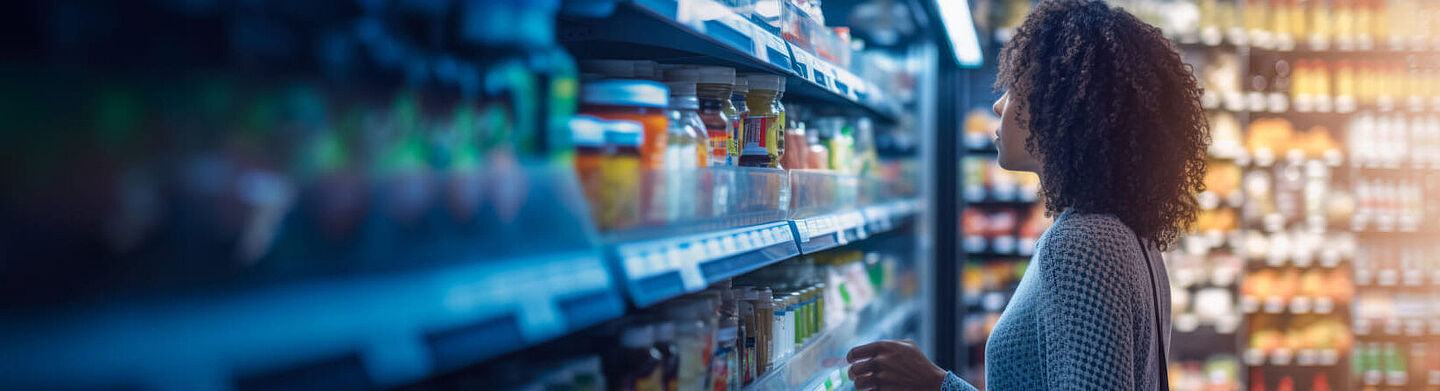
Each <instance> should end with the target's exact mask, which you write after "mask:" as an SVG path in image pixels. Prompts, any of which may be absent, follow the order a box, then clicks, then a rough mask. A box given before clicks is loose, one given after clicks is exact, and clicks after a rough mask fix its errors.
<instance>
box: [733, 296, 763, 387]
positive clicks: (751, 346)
mask: <svg viewBox="0 0 1440 391" xmlns="http://www.w3.org/2000/svg"><path fill="white" fill-rule="evenodd" d="M733 291H734V293H733V294H734V295H735V298H736V309H737V311H738V315H739V317H740V336H739V340H738V341H737V342H736V345H737V346H739V351H740V382H741V384H750V382H751V381H754V380H755V373H756V372H757V371H756V369H755V367H756V348H757V346H756V344H755V342H756V338H755V337H756V333H757V331H758V330H759V327H758V326H757V325H756V324H755V321H756V319H757V318H756V316H755V315H756V314H755V310H756V309H755V298H756V293H755V288H754V287H736V288H735V289H734V290H733Z"/></svg>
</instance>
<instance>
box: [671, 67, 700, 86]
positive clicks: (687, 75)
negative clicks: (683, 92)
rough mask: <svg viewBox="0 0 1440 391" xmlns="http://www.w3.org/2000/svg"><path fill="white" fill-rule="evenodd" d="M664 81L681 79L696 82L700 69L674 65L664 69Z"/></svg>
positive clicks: (698, 78)
mask: <svg viewBox="0 0 1440 391" xmlns="http://www.w3.org/2000/svg"><path fill="white" fill-rule="evenodd" d="M665 81H667V82H670V81H683V82H690V83H692V84H693V83H696V82H699V81H700V71H699V70H697V69H695V68H689V67H676V68H670V69H666V70H665Z"/></svg>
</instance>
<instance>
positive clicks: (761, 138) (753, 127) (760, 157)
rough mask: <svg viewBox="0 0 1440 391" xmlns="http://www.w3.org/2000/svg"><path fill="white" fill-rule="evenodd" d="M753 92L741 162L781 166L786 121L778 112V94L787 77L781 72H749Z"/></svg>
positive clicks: (748, 101)
mask: <svg viewBox="0 0 1440 391" xmlns="http://www.w3.org/2000/svg"><path fill="white" fill-rule="evenodd" d="M746 79H747V80H748V82H749V84H750V92H749V94H748V95H746V97H745V105H746V106H747V107H748V108H749V111H748V114H746V115H744V116H743V118H744V121H743V122H744V125H743V129H741V131H740V136H741V146H740V164H739V165H741V166H745V167H771V168H774V167H777V166H779V165H780V155H779V154H778V153H776V152H778V149H777V148H778V146H779V144H777V142H778V141H777V140H776V139H775V137H781V136H783V134H782V130H781V129H782V128H784V126H782V124H781V123H780V112H779V111H777V110H776V109H777V104H776V96H778V94H779V91H780V86H781V83H783V81H784V79H783V78H782V77H780V76H777V75H767V74H758V75H749V76H747V77H746Z"/></svg>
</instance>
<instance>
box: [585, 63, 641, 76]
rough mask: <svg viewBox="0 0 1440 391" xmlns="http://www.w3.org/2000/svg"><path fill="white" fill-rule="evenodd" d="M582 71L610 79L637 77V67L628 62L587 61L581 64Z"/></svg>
mask: <svg viewBox="0 0 1440 391" xmlns="http://www.w3.org/2000/svg"><path fill="white" fill-rule="evenodd" d="M580 70H581V71H584V72H586V73H594V74H598V75H601V76H604V77H606V78H610V79H632V78H634V77H635V67H634V66H633V65H631V64H630V61H626V60H585V61H581V62H580Z"/></svg>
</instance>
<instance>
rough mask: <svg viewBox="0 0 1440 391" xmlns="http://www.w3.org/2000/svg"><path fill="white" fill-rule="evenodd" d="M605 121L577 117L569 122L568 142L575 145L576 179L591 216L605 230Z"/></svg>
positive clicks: (588, 117)
mask: <svg viewBox="0 0 1440 391" xmlns="http://www.w3.org/2000/svg"><path fill="white" fill-rule="evenodd" d="M605 122H606V121H605V120H602V119H599V118H595V117H591V116H588V115H580V116H576V117H575V118H573V119H571V120H570V132H571V136H570V138H571V140H572V141H573V142H574V145H575V176H576V177H577V178H578V179H579V180H580V188H581V189H583V190H584V191H585V198H586V200H587V201H589V204H590V213H591V214H592V215H593V217H594V219H595V223H596V225H597V226H599V227H600V229H602V230H603V229H608V228H610V227H608V226H606V225H607V224H609V223H610V222H608V221H605V220H604V217H605V216H606V215H607V212H606V210H605V208H607V207H609V206H610V205H607V204H606V203H605V201H606V200H603V199H601V197H604V196H605V191H606V190H607V189H606V188H605V178H604V174H605V159H606V156H605V127H606V125H607V124H606V123H605Z"/></svg>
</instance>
